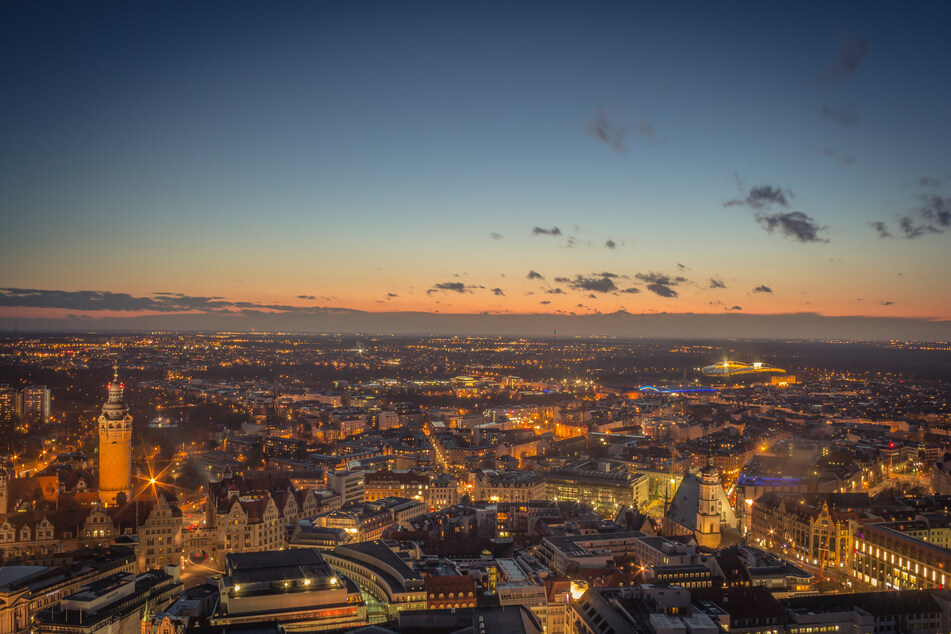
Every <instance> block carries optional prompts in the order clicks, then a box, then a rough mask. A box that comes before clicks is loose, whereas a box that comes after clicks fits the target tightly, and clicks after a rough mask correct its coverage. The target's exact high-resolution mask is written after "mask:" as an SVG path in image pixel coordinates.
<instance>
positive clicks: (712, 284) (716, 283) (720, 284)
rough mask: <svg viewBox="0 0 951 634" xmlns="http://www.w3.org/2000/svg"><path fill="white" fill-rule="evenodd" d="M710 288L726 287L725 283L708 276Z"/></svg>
mask: <svg viewBox="0 0 951 634" xmlns="http://www.w3.org/2000/svg"><path fill="white" fill-rule="evenodd" d="M710 288H726V283H725V282H724V281H723V280H721V279H717V278H715V277H711V278H710Z"/></svg>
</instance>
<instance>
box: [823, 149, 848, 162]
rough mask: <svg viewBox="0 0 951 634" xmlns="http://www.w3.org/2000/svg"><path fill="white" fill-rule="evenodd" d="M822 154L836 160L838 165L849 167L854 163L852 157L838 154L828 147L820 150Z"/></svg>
mask: <svg viewBox="0 0 951 634" xmlns="http://www.w3.org/2000/svg"><path fill="white" fill-rule="evenodd" d="M822 153H823V154H825V155H826V156H828V157H830V158H833V159H835V160H837V161H838V162H839V165H851V164H852V163H854V162H855V157H854V156H848V155H846V154H839V153H838V152H836V151H835V150H833V149H832V148H829V147H827V148H822Z"/></svg>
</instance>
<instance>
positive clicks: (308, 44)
mask: <svg viewBox="0 0 951 634" xmlns="http://www.w3.org/2000/svg"><path fill="white" fill-rule="evenodd" d="M3 12H4V14H5V19H4V20H3V21H2V22H3V24H4V25H5V26H4V27H3V28H4V38H3V43H2V44H0V50H2V51H3V54H2V56H0V69H2V71H0V72H2V75H3V76H4V77H5V79H6V81H5V85H6V86H7V88H8V91H9V94H11V95H16V97H15V98H13V99H8V100H5V102H4V103H3V104H2V105H0V109H2V113H3V116H2V118H0V120H2V123H0V125H2V126H3V134H4V138H5V139H6V142H5V144H4V150H3V152H2V153H0V156H2V159H3V164H4V169H3V170H2V172H0V209H3V212H2V213H3V221H4V224H5V226H6V228H7V230H5V231H4V232H2V237H0V249H2V252H3V256H2V262H3V266H2V267H0V330H7V331H8V330H12V329H13V327H14V324H17V326H18V327H19V328H21V329H23V330H27V329H37V330H55V329H67V330H76V329H97V328H98V329H116V330H139V329H142V330H145V329H183V330H215V329H225V330H230V329H252V328H254V329H264V330H267V329H271V330H290V331H296V332H301V331H308V330H310V331H323V330H354V331H360V330H361V329H363V330H365V331H374V332H454V331H458V332H460V333H464V332H478V333H490V332H497V333H498V334H537V335H539V336H544V335H546V334H550V332H551V330H553V329H556V328H557V329H558V330H559V331H560V332H561V331H565V333H566V334H569V333H570V334H584V333H586V332H587V333H590V334H614V335H618V336H689V335H691V334H695V335H696V336H705V335H706V336H743V334H744V333H748V334H749V336H773V337H791V336H797V337H810V336H812V337H842V336H845V335H847V334H848V333H853V334H854V336H855V337H856V338H903V337H907V338H913V339H914V338H924V339H928V338H931V339H946V338H948V336H949V334H951V294H949V293H948V292H947V291H948V290H949V289H948V283H947V275H946V274H947V268H948V257H947V255H946V251H947V244H948V232H949V229H951V161H949V159H948V158H947V154H946V152H944V143H943V140H944V138H946V136H947V134H946V133H947V132H948V123H947V117H946V115H945V112H944V103H946V101H947V97H948V96H949V92H951V91H949V85H948V80H947V79H946V76H945V74H944V73H942V70H943V68H944V62H946V61H947V58H948V53H947V51H946V47H945V45H944V39H943V29H942V26H943V24H944V23H945V22H946V20H945V19H943V18H947V17H948V16H947V13H948V9H947V7H945V6H943V5H938V4H933V5H924V6H923V7H919V8H917V9H916V10H915V11H911V10H908V9H905V8H902V7H896V6H887V5H884V6H880V5H863V6H862V10H861V11H856V10H855V9H854V7H851V6H849V5H844V4H837V5H833V6H798V5H790V6H784V7H776V6H767V7H763V6H758V5H753V4H750V5H745V6H735V7H733V9H732V12H731V13H729V14H724V13H723V12H722V11H718V10H717V9H714V8H711V7H707V6H705V5H702V4H693V3H688V4H681V5H677V6H676V7H671V8H666V7H658V6H653V7H629V6H627V5H621V4H618V5H600V6H598V7H595V8H589V7H586V8H584V9H581V8H580V7H572V6H570V5H562V4H558V5H551V4H546V5H535V6H530V5H526V6H522V7H510V6H505V5H501V4H480V5H464V4H463V5H452V6H443V5H439V4H414V5H412V6H408V5H404V6H397V5H393V4H382V3H381V4H374V3H361V4H335V3H322V4H316V3H313V4H304V3H288V4H284V5H281V6H280V7H278V8H273V7H268V8H267V9H264V8H262V7H260V6H255V5H251V4H247V5H243V4H238V5H233V6H232V7H231V8H230V10H229V11H228V12H223V11H220V10H217V9H215V8H212V7H207V6H199V7H195V6H191V5H186V4H179V5H162V6H161V7H159V6H154V7H150V6H142V5H137V6H124V5H120V4H101V5H97V6H95V7H78V6H74V5H70V4H66V3H62V4H55V3H51V4H44V5H32V4H30V5H26V4H24V5H19V6H10V7H6V8H4V9H3ZM685 15H687V16H689V19H684V16H685ZM703 315H711V317H710V318H703V317H702V316H703ZM659 316H660V317H659ZM678 328H679V330H678Z"/></svg>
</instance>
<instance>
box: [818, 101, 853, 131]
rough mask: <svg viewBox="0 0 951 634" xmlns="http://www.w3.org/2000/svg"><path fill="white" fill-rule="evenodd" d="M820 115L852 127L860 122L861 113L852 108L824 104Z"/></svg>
mask: <svg viewBox="0 0 951 634" xmlns="http://www.w3.org/2000/svg"><path fill="white" fill-rule="evenodd" d="M819 116H821V117H824V118H826V119H829V120H830V121H833V122H835V123H838V124H839V125H841V126H845V127H847V128H851V127H852V126H854V125H858V123H859V114H858V112H856V111H855V110H853V109H852V108H833V107H832V106H822V109H821V110H820V111H819Z"/></svg>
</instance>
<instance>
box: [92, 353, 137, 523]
mask: <svg viewBox="0 0 951 634" xmlns="http://www.w3.org/2000/svg"><path fill="white" fill-rule="evenodd" d="M120 496H121V498H120ZM99 499H100V500H102V503H103V504H105V505H107V506H115V505H116V504H121V503H123V502H126V501H129V500H131V499H132V415H131V414H129V408H128V407H127V406H126V404H125V403H124V402H123V401H122V385H121V384H120V383H119V373H118V370H117V371H116V373H115V375H114V376H113V378H112V383H111V384H109V400H108V401H106V403H105V405H103V406H102V415H101V416H100V417H99Z"/></svg>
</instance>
